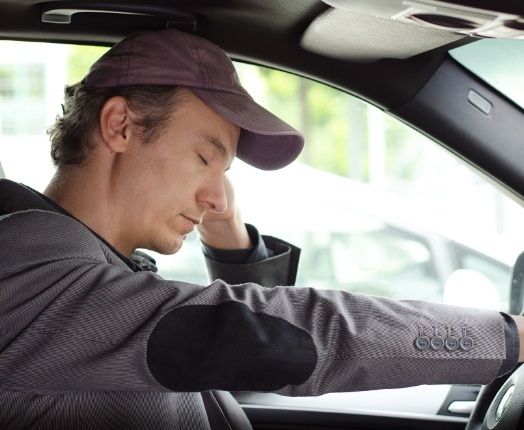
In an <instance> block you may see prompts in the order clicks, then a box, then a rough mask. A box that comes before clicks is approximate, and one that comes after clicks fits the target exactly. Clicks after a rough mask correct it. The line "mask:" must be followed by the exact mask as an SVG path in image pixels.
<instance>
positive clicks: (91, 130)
mask: <svg viewBox="0 0 524 430" xmlns="http://www.w3.org/2000/svg"><path fill="white" fill-rule="evenodd" d="M51 138H52V155H53V158H54V160H55V163H56V164H57V172H56V175H55V176H54V178H53V179H52V181H51V183H50V184H49V186H48V188H47V189H46V191H45V195H39V194H38V193H36V192H34V191H32V190H30V189H28V188H26V187H23V186H21V185H18V184H14V183H11V182H9V181H2V182H1V183H0V202H1V203H0V213H1V214H2V216H1V217H0V229H1V231H2V235H1V240H2V246H1V247H0V261H2V266H1V271H0V310H1V312H0V324H1V326H0V329H1V331H2V337H1V341H0V375H1V380H0V381H1V383H0V396H1V397H0V398H1V399H2V410H1V412H0V427H2V428H24V427H29V426H31V425H36V426H37V428H155V429H157V428H190V429H195V428H221V427H220V424H217V419H216V413H217V409H213V408H212V407H211V406H210V401H209V398H208V397H207V395H208V393H209V391H208V390H213V389H218V390H229V391H245V390H248V391H272V392H276V393H280V394H285V395H319V394H323V393H327V392H335V391H351V390H368V389H379V388H388V387H402V386H408V385H418V384H428V383H435V384H439V383H486V382H488V381H490V380H491V379H492V378H494V377H495V376H497V375H500V374H503V373H505V372H508V371H509V370H511V369H512V368H513V366H514V365H515V363H516V362H517V359H518V357H519V338H518V332H517V323H518V324H520V323H521V319H520V318H519V317H515V318H512V317H509V316H505V315H501V314H499V313H498V312H493V311H482V310H473V309H461V308H455V307H450V306H443V305H435V304H430V303H422V302H410V301H400V302H399V301H392V300H388V299H382V298H371V297H365V296H360V295H353V294H350V293H347V292H343V291H319V290H312V289H304V288H292V287H285V286H283V287H278V286H277V287H276V288H265V287H262V286H260V285H257V284H255V283H253V282H257V283H258V284H261V285H266V286H267V287H275V286H276V285H290V284H292V282H293V280H294V266H296V259H297V251H296V250H295V249H293V248H292V247H291V246H290V245H288V244H286V243H284V242H282V241H279V240H276V239H272V238H261V237H260V236H259V235H258V232H257V231H256V230H255V229H254V228H253V227H246V226H245V225H244V224H243V222H242V219H241V217H240V214H239V212H238V209H237V208H236V205H235V204H234V202H233V190H232V187H231V184H230V183H229V182H228V180H227V179H226V175H225V172H226V171H227V170H228V169H229V168H230V167H231V164H232V162H233V159H234V157H235V156H237V157H239V158H241V159H243V160H244V161H246V162H248V163H250V164H252V165H254V166H255V167H259V168H262V169H275V168H280V167H283V166H285V165H286V164H288V163H290V162H291V161H292V160H294V159H295V158H296V156H297V155H298V153H299V152H300V150H301V148H302V144H303V141H302V137H301V136H300V134H299V133H298V132H296V131H295V130H293V129H292V128H291V127H289V126H288V125H286V124H284V123H283V122H281V121H280V120H279V119H277V118H275V117H274V116H273V115H271V114H270V113H269V112H267V111H265V110H264V109H262V108H261V107H260V106H258V105H257V104H256V103H255V102H254V101H253V100H252V99H251V98H250V97H249V96H248V95H247V94H246V93H245V91H244V90H243V89H242V87H241V86H240V84H239V83H238V80H237V78H236V74H235V72H234V69H233V66H232V64H231V62H230V61H229V59H228V58H227V56H226V55H225V54H224V52H223V51H221V50H220V49H219V48H217V47H216V46H215V45H213V44H212V43H210V42H207V41H205V40H203V39H201V38H199V37H196V36H192V35H189V34H185V33H181V32H178V31H175V30H166V31H162V32H144V33H138V34H135V35H132V36H131V37H129V38H127V39H125V40H124V41H122V42H121V43H119V44H118V45H116V46H115V47H114V48H113V49H111V50H110V51H109V52H108V53H107V54H106V55H104V56H103V57H102V58H101V59H100V60H99V61H97V62H96V63H95V64H94V65H93V67H92V68H91V70H90V72H89V73H88V75H87V76H86V77H85V79H84V80H83V81H82V82H81V83H80V84H78V85H75V86H73V87H71V88H68V89H67V91H66V102H65V107H64V116H63V117H62V118H60V119H59V120H58V121H57V123H56V124H55V126H54V127H53V129H52V130H51ZM283 215H285V214H283ZM195 226H197V227H198V229H199V232H200V234H201V237H202V239H203V242H204V243H205V245H206V248H205V253H206V255H207V261H208V266H209V267H210V269H211V273H212V276H213V278H214V279H217V280H216V281H215V282H213V283H212V284H211V285H209V286H207V287H204V286H198V285H192V284H187V283H182V282H173V281H166V280H163V279H162V278H161V277H159V276H158V275H156V274H155V273H154V272H153V271H151V270H148V269H150V268H151V265H150V264H149V262H148V260H147V258H146V257H144V256H143V255H136V254H135V255H134V254H133V253H134V251H135V249H137V248H147V249H152V250H155V251H159V252H162V253H175V252H176V251H178V250H179V249H180V247H181V246H182V244H183V241H184V238H185V235H186V234H187V233H189V232H190V231H192V230H193V228H194V227H195ZM245 249H247V251H246V250H245ZM266 253H267V254H266ZM133 255H134V257H133V258H130V257H131V256H133ZM133 260H134V261H133ZM239 263H242V264H239ZM221 279H223V280H221ZM227 282H229V283H227ZM236 282H244V284H241V285H231V284H232V283H236ZM246 282H247V283H246ZM520 356H521V357H522V356H523V354H522V353H521V354H520ZM429 369H430V371H428V370H429ZM181 393H182V394H181ZM200 393H202V394H200ZM211 403H212V402H211ZM219 412H220V410H219Z"/></svg>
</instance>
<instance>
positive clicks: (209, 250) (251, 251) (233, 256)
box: [202, 224, 272, 264]
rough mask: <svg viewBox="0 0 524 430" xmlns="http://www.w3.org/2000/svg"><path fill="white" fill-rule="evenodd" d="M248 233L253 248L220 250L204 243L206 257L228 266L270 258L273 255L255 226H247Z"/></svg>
mask: <svg viewBox="0 0 524 430" xmlns="http://www.w3.org/2000/svg"><path fill="white" fill-rule="evenodd" d="M246 228H247V232H248V234H249V238H250V239H251V243H253V246H252V247H251V248H245V249H218V248H213V247H211V246H209V245H206V244H205V243H204V242H202V251H203V252H204V255H205V256H206V257H207V258H209V259H211V260H214V261H217V262H219V263H226V264H246V263H257V262H259V261H263V260H265V259H267V258H269V257H270V256H271V255H272V252H270V251H269V250H268V249H267V248H266V245H265V243H264V240H263V239H262V237H261V236H260V233H259V232H258V230H257V229H256V227H255V226H253V225H251V224H246Z"/></svg>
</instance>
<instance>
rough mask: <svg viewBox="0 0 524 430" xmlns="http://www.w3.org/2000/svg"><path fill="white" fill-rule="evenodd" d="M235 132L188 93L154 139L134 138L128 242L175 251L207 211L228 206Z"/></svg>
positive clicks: (129, 179) (236, 136)
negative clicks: (226, 184)
mask: <svg viewBox="0 0 524 430" xmlns="http://www.w3.org/2000/svg"><path fill="white" fill-rule="evenodd" d="M239 135H240V128H239V127H237V126H236V125H233V124H231V123H230V122H229V121H227V120H225V119H224V118H222V117H221V116H219V115H217V114H216V113H215V112H214V111H212V110H211V109H210V108H209V107H207V105H205V104H204V103H203V102H202V101H200V99H198V98H197V97H196V96H195V95H193V94H192V93H191V94H189V97H188V100H187V101H184V102H183V103H182V104H181V105H180V106H179V107H178V108H177V109H176V111H175V112H174V114H173V116H172V117H171V120H170V121H169V122H168V124H167V127H166V128H165V130H164V131H163V132H162V133H161V135H160V136H159V138H158V139H157V140H156V141H155V142H152V143H150V144H147V145H144V144H143V143H142V142H137V143H136V144H135V147H134V152H133V154H134V157H135V159H134V161H133V163H131V165H133V166H134V167H133V169H136V172H131V171H129V172H128V173H129V176H128V181H129V183H128V184H127V185H126V189H127V190H128V193H129V198H130V199H131V200H130V202H131V211H132V212H133V213H132V214H130V216H129V220H131V223H130V225H129V228H126V229H124V230H126V231H127V234H130V235H133V243H131V244H129V245H130V247H133V248H146V249H150V250H153V251H157V252H160V253H164V254H172V253H175V252H177V251H178V250H179V249H180V247H181V246H182V244H183V241H184V239H185V236H186V235H187V234H188V233H190V232H191V231H193V229H194V225H195V224H198V223H200V222H201V221H202V217H203V215H204V213H205V212H206V211H208V210H212V211H215V212H223V211H224V210H226V208H227V200H226V195H225V190H224V178H225V177H224V175H225V172H226V170H228V169H229V167H230V166H231V163H232V161H233V158H234V156H235V153H236V148H237V143H238V138H239ZM136 140H138V139H136ZM128 169H129V168H128ZM128 169H126V170H128ZM126 227H127V226H126Z"/></svg>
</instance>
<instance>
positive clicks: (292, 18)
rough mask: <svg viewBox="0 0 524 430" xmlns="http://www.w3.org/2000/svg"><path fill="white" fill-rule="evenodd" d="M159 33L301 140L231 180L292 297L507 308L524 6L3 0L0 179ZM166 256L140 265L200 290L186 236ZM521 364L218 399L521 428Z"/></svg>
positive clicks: (442, 429)
mask: <svg viewBox="0 0 524 430" xmlns="http://www.w3.org/2000/svg"><path fill="white" fill-rule="evenodd" d="M163 28H176V29H179V30H182V31H186V32H190V33H195V34H197V35H200V36H202V37H204V38H207V39H209V40H211V41H212V42H214V43H216V44H217V45H219V46H220V47H221V48H222V49H224V50H225V51H226V52H227V53H228V55H229V56H230V57H231V58H232V60H233V61H234V63H235V67H236V68H237V71H238V74H239V77H240V80H241V81H242V83H243V85H244V86H245V87H246V89H248V91H249V92H250V93H251V95H252V96H253V97H254V98H255V99H256V100H257V101H258V102H259V103H260V104H262V105H264V106H265V107H267V108H268V109H269V110H270V111H272V112H273V113H275V114H276V115H278V116H280V117H282V118H283V119H285V120H286V121H288V122H289V123H290V124H292V125H293V126H295V127H296V128H297V129H299V130H300V131H302V132H303V133H304V135H305V137H306V149H305V150H304V153H303V154H302V155H301V157H300V158H299V159H298V160H297V161H296V162H295V163H293V164H292V165H291V166H289V167H287V168H285V169H283V170H281V171H280V170H279V171H275V172H261V171H257V170H255V169H253V168H252V167H248V166H247V165H244V164H243V163H241V162H237V161H235V165H234V167H233V168H232V169H231V172H230V176H231V178H232V182H233V183H234V184H235V187H236V192H237V194H238V200H239V201H240V202H241V206H242V212H243V218H244V219H245V220H246V222H249V223H252V224H254V225H256V226H257V228H258V229H259V230H260V231H261V232H263V233H266V234H270V235H274V236H278V237H281V238H282V239H284V240H287V241H289V242H292V243H294V244H296V245H298V246H300V247H301V248H302V256H301V261H300V266H299V273H298V277H297V286H296V287H297V288H300V287H306V286H307V287H309V286H312V287H316V288H334V289H347V290H349V291H352V292H357V293H364V294H372V295H382V296H386V297H391V298H398V299H402V298H410V299H417V300H430V301H437V302H443V303H449V304H456V305H462V306H474V307H479V308H490V309H495V310H498V311H502V312H507V313H511V314H521V313H522V311H523V304H524V257H523V255H524V254H521V253H522V251H524V227H523V225H522V224H523V223H522V221H521V220H522V219H523V218H522V216H523V215H524V211H523V207H522V206H523V203H524V169H523V168H522V166H524V150H523V149H522V136H524V83H523V82H524V80H523V79H522V76H524V3H522V2H519V1H517V0H483V1H482V2H479V1H474V0H438V1H434V0H410V1H405V0H301V1H296V0H266V1H260V0H214V1H210V0H191V1H189V0H148V1H143V0H137V1H132V2H129V1H123V0H107V1H87V0H83V1H75V0H62V1H36V0H0V50H1V51H0V52H2V54H3V55H2V56H1V58H0V177H7V178H9V179H13V180H15V181H19V182H23V183H27V184H28V185H31V186H33V187H34V188H35V189H39V190H42V189H43V188H44V187H45V184H46V181H47V180H49V178H50V176H51V175H52V172H53V167H52V165H51V163H50V159H49V142H48V138H47V136H46V132H45V127H46V126H49V125H50V124H51V123H52V121H53V119H54V117H55V116H56V115H58V114H59V113H60V109H61V108H60V104H61V99H62V96H63V88H64V86H65V85H66V84H68V83H69V84H70V83H74V82H77V81H79V80H80V79H81V78H82V76H83V75H85V73H86V72H87V70H88V68H89V65H90V64H91V63H92V62H93V61H95V60H96V58H98V57H99V56H100V55H101V54H102V53H103V52H104V51H105V50H106V49H108V47H110V46H112V45H113V44H115V43H117V42H118V41H119V40H121V39H122V38H124V37H125V36H127V35H129V34H131V33H133V32H135V31H140V30H160V29H163ZM263 208H264V209H263ZM275 208H281V209H280V210H278V211H277V210H276V209H275ZM282 208H283V209H282ZM179 254H180V255H178V254H177V255H176V256H163V255H155V256H154V258H155V259H156V260H157V262H158V266H159V269H160V270H159V271H160V274H162V276H164V277H166V278H168V279H169V278H176V279H182V280H187V281H188V282H195V283H204V284H205V283H208V282H209V279H208V278H207V274H206V271H205V267H204V263H203V261H202V256H201V249H200V245H199V242H198V239H197V238H196V237H193V236H191V237H189V238H188V240H187V241H186V244H185V246H184V248H183V249H182V251H180V253H179ZM519 370H520V369H517V370H515V371H514V372H512V373H510V374H509V375H505V376H503V377H501V378H498V379H496V380H495V381H493V382H492V383H490V384H489V385H487V386H480V385H438V386H429V385H428V386H426V385H424V386H415V387H409V388H402V389H396V390H395V389H391V390H377V391H369V392H351V393H332V394H326V395H324V396H320V397H311V398H305V397H304V398H292V397H284V396H279V395H276V394H272V393H251V392H241V393H232V394H233V396H234V397H235V399H236V401H237V402H238V404H239V405H240V407H241V408H242V410H243V412H244V413H245V414H246V416H247V418H248V419H249V421H250V423H251V425H252V426H253V428H254V429H355V430H356V429H360V430H362V429H424V430H430V429H439V430H454V429H467V430H476V429H481V428H482V429H485V428H490V429H494V428H496V429H504V430H510V429H517V428H522V426H524V418H522V415H523V414H522V412H523V411H524V383H523V382H522V376H521V374H520V373H519ZM428 372H431V369H428Z"/></svg>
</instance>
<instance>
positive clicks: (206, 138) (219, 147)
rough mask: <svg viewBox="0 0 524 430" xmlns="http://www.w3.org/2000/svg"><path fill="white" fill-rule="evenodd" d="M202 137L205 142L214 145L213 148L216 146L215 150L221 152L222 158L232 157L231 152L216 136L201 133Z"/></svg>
mask: <svg viewBox="0 0 524 430" xmlns="http://www.w3.org/2000/svg"><path fill="white" fill-rule="evenodd" d="M200 137H201V138H202V140H204V142H206V143H209V144H210V145H212V146H213V148H215V150H216V151H217V152H218V153H219V154H220V156H221V157H222V158H224V159H228V158H232V157H229V153H228V151H227V149H226V147H225V146H224V145H223V144H222V142H220V140H218V139H217V138H216V137H213V136H210V135H209V134H201V135H200Z"/></svg>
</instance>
